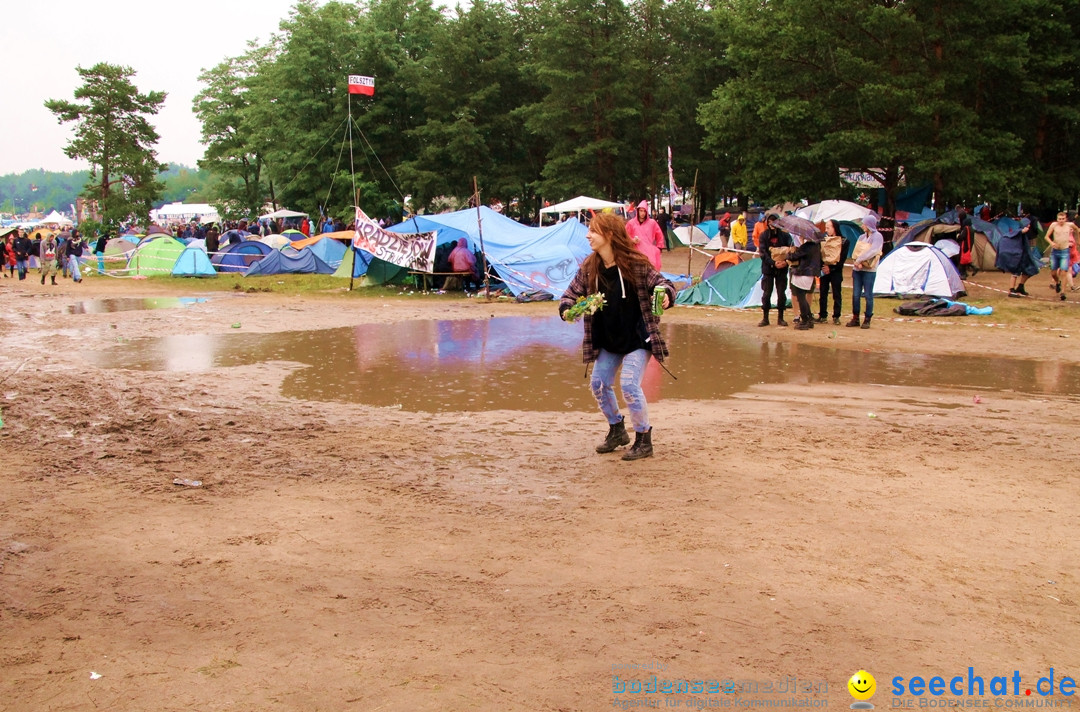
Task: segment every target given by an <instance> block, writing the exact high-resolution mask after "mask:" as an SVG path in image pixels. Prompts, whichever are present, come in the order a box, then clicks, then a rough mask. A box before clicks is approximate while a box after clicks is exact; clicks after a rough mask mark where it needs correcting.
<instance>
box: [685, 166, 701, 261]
mask: <svg viewBox="0 0 1080 712" xmlns="http://www.w3.org/2000/svg"><path fill="white" fill-rule="evenodd" d="M697 175H698V172H697V169H696V168H695V169H694V187H693V188H691V189H690V199H691V200H693V201H695V202H694V211H695V212H697V207H698V206H697V202H696V201H697ZM692 214H693V213H691V215H692ZM689 232H690V254H689V255H687V257H686V273H687V274H688V275H690V278H691V279H693V277H694V273H693V271H691V262H693V261H694V223H693V221H691V222H690V230H689Z"/></svg>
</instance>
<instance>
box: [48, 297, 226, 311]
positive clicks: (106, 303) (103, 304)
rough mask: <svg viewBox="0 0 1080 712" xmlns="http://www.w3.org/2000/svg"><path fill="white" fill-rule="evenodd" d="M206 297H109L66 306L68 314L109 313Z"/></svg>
mask: <svg viewBox="0 0 1080 712" xmlns="http://www.w3.org/2000/svg"><path fill="white" fill-rule="evenodd" d="M207 300H208V297H146V298H136V297H115V298H113V297H109V298H106V299H91V300H89V301H85V302H76V303H75V304H72V305H71V306H69V307H68V308H67V313H68V314H111V313H112V312H123V311H146V310H150V309H175V308H177V307H190V306H191V305H192V304H202V303H203V302H205V301H207Z"/></svg>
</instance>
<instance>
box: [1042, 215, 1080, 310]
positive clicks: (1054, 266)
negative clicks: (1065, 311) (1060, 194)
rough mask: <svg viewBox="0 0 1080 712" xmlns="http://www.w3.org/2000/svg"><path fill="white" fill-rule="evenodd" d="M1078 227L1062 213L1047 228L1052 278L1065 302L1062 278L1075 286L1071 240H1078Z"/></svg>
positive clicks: (1070, 285)
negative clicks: (1070, 261)
mask: <svg viewBox="0 0 1080 712" xmlns="http://www.w3.org/2000/svg"><path fill="white" fill-rule="evenodd" d="M1076 232H1077V227H1076V225H1074V224H1073V223H1071V222H1069V216H1068V215H1067V214H1066V213H1064V212H1060V213H1058V214H1057V221H1056V222H1052V223H1050V225H1049V227H1047V228H1046V239H1047V240H1048V241H1049V242H1050V276H1051V277H1053V278H1054V291H1055V292H1057V293H1058V294H1060V295H1061V301H1065V293H1064V292H1063V291H1062V284H1061V281H1062V277H1064V278H1065V281H1066V282H1067V283H1068V285H1069V287H1072V286H1073V278H1072V270H1070V269H1069V240H1070V238H1071V239H1072V240H1076Z"/></svg>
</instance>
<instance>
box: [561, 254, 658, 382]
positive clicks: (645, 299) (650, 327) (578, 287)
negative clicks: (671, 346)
mask: <svg viewBox="0 0 1080 712" xmlns="http://www.w3.org/2000/svg"><path fill="white" fill-rule="evenodd" d="M633 269H634V275H633V276H634V284H635V285H636V287H635V288H636V290H637V295H638V302H639V303H640V304H641V315H642V316H643V317H644V318H645V329H646V331H648V332H649V347H650V348H651V349H652V355H653V356H655V357H656V360H657V361H663V360H664V357H665V356H667V355H668V348H667V344H665V343H664V339H663V338H661V336H660V317H658V316H656V315H655V314H653V313H652V293H653V289H655V288H656V287H658V286H661V287H663V288H664V289H665V290H666V291H667V294H668V298H669V299H670V300H671V303H672V304H674V303H675V287H674V286H673V285H672V284H671V282H669V281H668V280H667V279H665V278H664V276H663V275H662V274H660V273H659V272H657V271H656V269H655V268H654V267H653V266H652V265H651V264H649V263H648V262H640V261H639V262H635V263H634V268H633ZM597 280H599V276H594V277H593V283H592V284H591V285H589V284H586V283H585V275H584V273H583V272H582V271H581V270H580V269H579V270H578V272H577V274H575V275H574V279H573V281H571V282H570V286H569V287H567V288H566V291H565V292H563V295H562V299H560V300H559V313H560V314H562V312H564V311H566V310H567V309H569V308H570V307H572V306H574V302H576V301H577V300H578V298H579V297H586V296H588V295H589V294H595V293H596V292H599V291H600V286H599V284H598V283H597ZM581 353H582V360H583V361H584V362H585V363H592V362H593V361H595V360H596V357H597V356H599V355H600V350H599V349H598V348H596V346H595V345H594V344H593V335H592V316H591V315H589V314H586V315H585V339H584V340H583V341H582V342H581Z"/></svg>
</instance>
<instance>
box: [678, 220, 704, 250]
mask: <svg viewBox="0 0 1080 712" xmlns="http://www.w3.org/2000/svg"><path fill="white" fill-rule="evenodd" d="M673 232H674V234H675V239H676V240H678V241H679V244H680V245H682V246H683V247H685V246H687V245H691V244H693V245H707V244H709V236H708V235H707V234H706V233H705V231H704V230H702V229H701V228H699V227H697V226H694V225H683V226H682V227H677V228H675V230H674V231H673Z"/></svg>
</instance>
